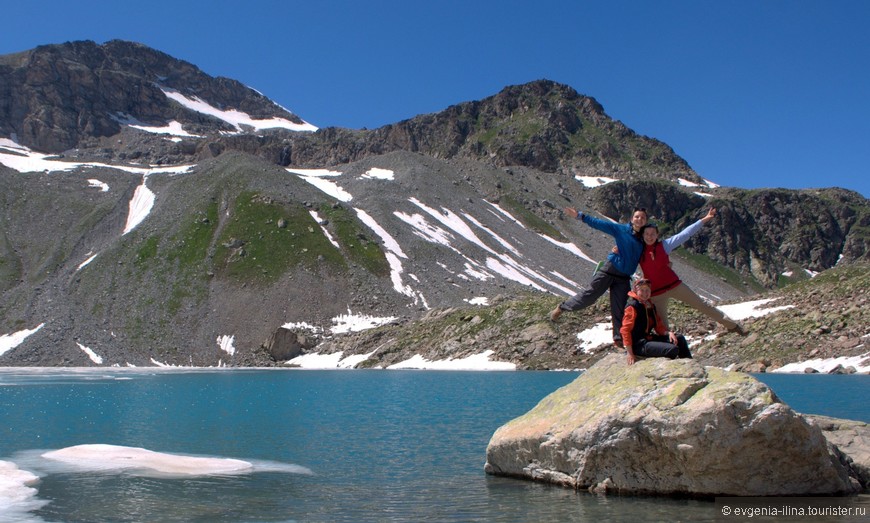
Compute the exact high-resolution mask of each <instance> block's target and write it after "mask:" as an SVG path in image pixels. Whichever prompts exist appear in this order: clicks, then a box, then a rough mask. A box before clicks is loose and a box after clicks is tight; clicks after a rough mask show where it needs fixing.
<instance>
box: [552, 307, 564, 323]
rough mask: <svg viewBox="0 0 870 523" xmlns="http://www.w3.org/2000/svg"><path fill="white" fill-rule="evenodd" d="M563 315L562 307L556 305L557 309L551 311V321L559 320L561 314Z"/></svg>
mask: <svg viewBox="0 0 870 523" xmlns="http://www.w3.org/2000/svg"><path fill="white" fill-rule="evenodd" d="M561 315H562V307H556V308H555V309H553V310H551V311H550V321H558V320H559V316H561Z"/></svg>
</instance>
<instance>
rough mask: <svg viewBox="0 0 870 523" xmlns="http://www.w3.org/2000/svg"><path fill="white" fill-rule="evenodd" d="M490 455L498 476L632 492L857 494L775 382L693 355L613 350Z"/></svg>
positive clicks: (504, 430)
mask: <svg viewBox="0 0 870 523" xmlns="http://www.w3.org/2000/svg"><path fill="white" fill-rule="evenodd" d="M486 459H487V462H486V467H485V470H486V472H487V473H489V474H494V475H503V476H515V477H522V478H528V479H533V480H539V481H545V482H550V483H557V484H562V485H566V486H572V487H575V488H588V489H591V490H597V489H607V490H613V491H618V492H627V493H652V494H679V495H694V496H716V495H722V496H787V495H829V494H846V493H853V492H857V491H858V490H860V485H859V483H858V482H857V480H856V479H854V478H853V477H852V475H851V469H850V467H849V465H848V464H846V458H844V457H843V456H842V454H840V452H839V451H838V450H837V449H836V448H835V447H833V446H831V445H829V444H828V442H827V440H826V439H825V437H824V436H823V435H822V431H821V430H820V428H819V427H818V426H817V425H815V424H811V423H808V422H807V421H806V420H805V419H804V417H803V416H801V415H800V414H798V413H796V412H795V411H793V410H792V409H791V408H790V407H788V406H787V405H785V404H784V403H782V402H780V401H779V400H778V399H777V397H776V395H775V394H774V393H773V391H771V390H770V389H769V388H768V387H767V386H766V385H764V384H763V383H761V382H759V381H758V380H756V379H755V378H753V377H752V376H750V375H748V374H744V373H740V372H730V371H725V370H721V369H716V368H712V367H711V368H704V367H702V366H701V365H699V364H698V363H697V362H695V361H693V360H689V359H684V360H668V359H663V358H654V359H646V360H641V361H638V362H637V363H636V364H634V365H631V366H628V365H626V361H625V357H624V356H620V355H616V354H614V355H611V356H608V357H606V358H604V359H602V360H601V361H599V362H598V363H597V364H596V365H594V366H593V367H591V368H590V369H589V370H587V371H586V372H584V373H583V374H582V375H581V376H580V377H578V378H577V379H576V380H574V381H573V382H572V383H570V384H568V385H566V386H565V387H562V388H561V389H559V390H557V391H555V392H553V393H552V394H550V395H549V396H547V397H546V398H544V399H543V400H542V401H541V402H540V403H539V404H538V405H537V406H536V407H535V408H534V409H532V410H531V411H529V412H528V413H526V414H525V415H523V416H521V417H519V418H517V419H515V420H513V421H510V422H508V423H507V424H506V425H504V426H502V427H501V428H499V429H498V430H497V431H496V432H495V434H494V435H493V436H492V439H491V440H490V442H489V445H488V446H487V449H486Z"/></svg>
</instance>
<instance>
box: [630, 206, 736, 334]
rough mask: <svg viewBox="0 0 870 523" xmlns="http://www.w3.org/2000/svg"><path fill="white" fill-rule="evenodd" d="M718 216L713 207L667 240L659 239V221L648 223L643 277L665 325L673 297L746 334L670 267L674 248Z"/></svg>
mask: <svg viewBox="0 0 870 523" xmlns="http://www.w3.org/2000/svg"><path fill="white" fill-rule="evenodd" d="M715 216H716V209H715V208H713V207H711V208H710V210H709V212H707V215H706V216H704V217H703V218H701V219H700V220H698V221H696V222H695V223H693V224H692V225H690V226H688V227H686V228H685V229H683V230H682V231H680V232H679V233H677V234H675V235H674V236H671V237H670V238H667V239H665V240H664V241H662V240H660V239H659V229H658V227H657V226H656V225H653V224H649V225H646V226H645V227H644V228H643V231H642V234H643V243H644V247H643V254H642V255H641V257H640V268H641V270H643V276H644V278H647V279H648V280H649V281H650V284H651V286H652V298H651V300H652V302H653V304H654V305H655V306H656V309H657V310H658V313H659V315H660V316H661V319H662V322H664V324H665V326H666V327H667V326H668V300H669V299H670V298H674V299H676V300H680V301H681V302H683V303H685V304H686V305H689V306H690V307H694V308H695V309H697V310H698V311H700V312H701V313H703V314H705V315H707V316H709V317H710V318H712V319H713V320H715V321H717V322H718V323H721V324H722V325H724V326H725V328H726V329H728V332H736V333H738V334H740V335H744V334H746V331H745V330H744V329H743V326H742V325H740V324H739V323H737V322H735V321H734V320H732V319H731V318H729V317H728V316H726V315H725V313H724V312H722V311H720V310H719V309H717V308H716V307H713V306H712V305H710V304H709V303H707V302H706V301H704V300H703V299H702V298H701V297H700V296H698V295H697V294H695V291H693V290H692V289H690V288H689V286H688V285H686V284H685V283H683V282H682V281H681V280H680V277H679V276H677V273H675V272H674V270H673V269H672V268H671V258H670V253H671V251H673V250H674V249H676V248H677V247H679V246H680V245H682V244H683V243H684V242H685V241H686V240H688V239H689V238H691V237H692V236H694V235H695V233H697V232H698V231H700V230H701V227H703V226H704V224H705V223H707V222H709V221H710V220H712V219H713V218H714V217H715Z"/></svg>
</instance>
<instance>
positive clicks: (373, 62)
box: [0, 0, 870, 197]
mask: <svg viewBox="0 0 870 523" xmlns="http://www.w3.org/2000/svg"><path fill="white" fill-rule="evenodd" d="M4 4H5V5H3V7H2V12H3V15H4V21H5V23H4V24H3V26H4V30H3V31H2V32H0V54H7V53H12V52H18V51H23V50H27V49H31V48H33V47H36V46H37V45H41V44H49V43H62V42H66V41H71V40H94V41H96V42H98V43H103V42H105V41H107V40H111V39H123V40H131V41H137V42H141V43H143V44H146V45H148V46H151V47H153V48H155V49H158V50H160V51H163V52H165V53H167V54H169V55H172V56H174V57H176V58H180V59H182V60H186V61H188V62H191V63H193V64H194V65H196V66H198V67H199V68H200V69H202V70H203V71H205V72H206V73H208V74H210V75H212V76H226V77H230V78H234V79H236V80H239V81H241V82H243V83H245V84H246V85H249V86H251V87H253V88H255V89H257V90H258V91H260V92H262V93H263V94H265V95H266V96H268V97H269V98H272V99H273V100H275V101H276V102H278V103H279V104H281V105H282V106H284V107H286V108H288V109H290V110H291V111H293V112H294V113H296V114H298V115H299V116H301V117H302V118H304V119H305V120H306V121H308V122H311V123H312V124H314V125H317V126H319V127H329V126H340V127H349V128H354V129H359V128H363V127H366V128H376V127H379V126H382V125H385V124H388V123H394V122H397V121H400V120H404V119H407V118H412V117H414V116H416V115H418V114H424V113H431V112H437V111H441V110H443V109H445V108H446V107H448V106H450V105H453V104H457V103H461V102H465V101H470V100H479V99H482V98H485V97H487V96H491V95H494V94H496V93H497V92H498V91H500V90H501V89H502V88H504V87H505V86H508V85H515V84H521V83H526V82H530V81H533V80H537V79H541V78H546V79H550V80H554V81H557V82H561V83H564V84H567V85H570V86H571V87H573V88H574V89H576V90H577V91H578V92H580V93H581V94H585V95H588V96H592V97H594V98H595V99H597V100H598V101H599V102H600V103H601V104H602V105H603V106H604V109H605V111H606V112H607V114H608V115H610V116H611V117H612V118H615V119H617V120H620V121H622V122H623V123H624V124H626V125H627V126H628V127H630V128H632V129H634V130H635V131H637V132H638V133H640V134H644V135H647V136H651V137H654V138H657V139H659V140H662V141H664V142H665V143H667V144H668V145H670V146H671V147H673V149H674V150H675V151H676V152H677V154H679V155H680V156H682V157H683V158H685V159H686V161H688V162H689V165H691V166H692V167H693V168H694V169H695V170H696V171H697V172H698V173H699V174H700V175H701V176H703V177H704V178H707V179H709V180H711V181H713V182H716V183H719V184H721V185H726V186H735V187H744V188H757V187H786V188H809V187H831V186H838V187H845V188H847V189H852V190H855V191H858V192H859V193H861V194H862V195H863V196H865V197H870V180H868V178H870V176H868V174H870V100H868V95H870V31H868V30H867V27H868V26H870V2H868V1H864V0H818V1H806V0H775V1H774V0H728V1H708V0H683V1H668V0H664V1H662V0H658V1H628V0H626V1H620V0H612V1H598V2H588V1H581V0H575V1H548V0H539V1H537V2H529V1H516V0H497V1H490V0H477V1H475V0H461V1H454V0H449V1H435V0H430V1H428V2H425V3H424V2H417V1H414V0H400V1H393V0H389V1H387V0H384V1H377V0H372V1H368V2H364V1H330V0H321V1H314V0H308V1H304V2H303V1H290V0H285V1H256V0H253V1H251V2H238V1H227V0H211V1H184V0H174V1H171V2H169V1H164V0H149V1H147V2H119V1H118V0H112V1H96V0H94V1H87V0H84V1H78V2H69V1H67V0H56V1H39V0H32V1H23V2H14V3H13V2H4Z"/></svg>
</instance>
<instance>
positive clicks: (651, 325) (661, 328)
mask: <svg viewBox="0 0 870 523" xmlns="http://www.w3.org/2000/svg"><path fill="white" fill-rule="evenodd" d="M619 332H620V333H621V334H622V343H623V344H624V345H625V346H626V347H634V340H640V339H643V340H648V339H650V338H651V337H652V335H653V333H655V334H661V335H664V334H667V332H668V330H667V329H666V328H665V324H664V323H663V322H662V319H661V318H660V317H659V315H658V314H657V313H656V307H655V305H653V304H652V303H650V302H647V303H643V302H642V301H640V298H638V297H637V294H635V293H634V291H630V292H629V293H628V305H626V307H625V315H624V316H623V317H622V328H620V329H619Z"/></svg>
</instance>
